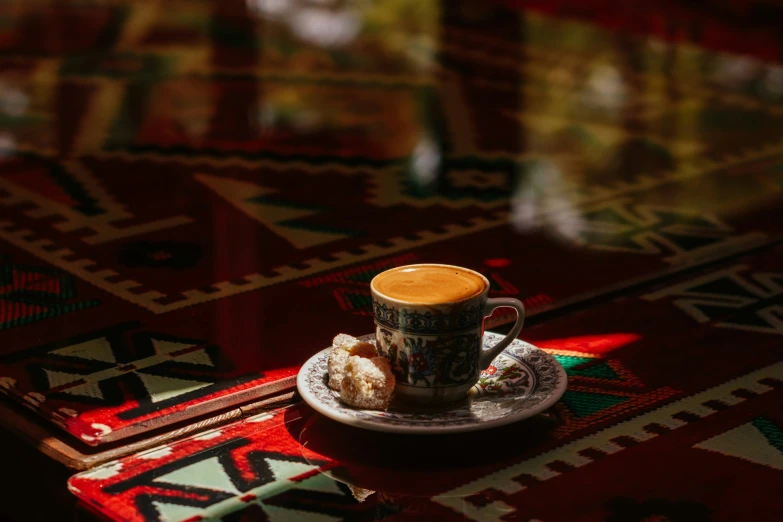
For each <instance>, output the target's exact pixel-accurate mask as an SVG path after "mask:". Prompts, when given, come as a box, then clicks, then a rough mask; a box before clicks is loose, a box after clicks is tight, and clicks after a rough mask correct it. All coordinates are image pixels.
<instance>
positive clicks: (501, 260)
mask: <svg viewBox="0 0 783 522" xmlns="http://www.w3.org/2000/svg"><path fill="white" fill-rule="evenodd" d="M484 264H485V265H487V266H488V267H490V268H505V267H507V266H511V260H510V259H508V258H507V257H496V258H493V259H485V260H484Z"/></svg>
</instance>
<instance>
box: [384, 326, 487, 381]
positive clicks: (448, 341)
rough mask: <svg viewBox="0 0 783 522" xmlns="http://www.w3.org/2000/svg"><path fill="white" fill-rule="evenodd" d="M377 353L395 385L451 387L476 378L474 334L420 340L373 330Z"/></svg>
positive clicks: (477, 337) (476, 338) (479, 341)
mask: <svg viewBox="0 0 783 522" xmlns="http://www.w3.org/2000/svg"><path fill="white" fill-rule="evenodd" d="M376 338H377V339H380V343H379V345H378V352H379V353H380V354H381V355H383V356H385V357H388V358H389V361H390V362H391V365H392V370H393V371H394V374H395V376H396V377H397V378H398V382H402V383H405V384H409V385H412V386H422V385H423V386H426V387H430V386H433V385H435V386H453V385H460V384H465V383H468V382H470V381H472V380H475V379H476V376H477V375H478V372H479V367H478V355H479V351H478V350H476V348H475V347H476V346H477V345H478V346H481V344H482V339H481V335H480V334H479V333H478V332H469V333H465V334H461V335H450V336H448V337H423V336H411V335H406V334H403V333H401V332H399V331H396V332H395V331H391V330H387V329H385V328H382V327H380V326H379V327H378V328H377V335H376Z"/></svg>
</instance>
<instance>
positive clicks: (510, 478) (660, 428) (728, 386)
mask: <svg viewBox="0 0 783 522" xmlns="http://www.w3.org/2000/svg"><path fill="white" fill-rule="evenodd" d="M769 379H776V380H778V381H783V362H781V363H775V364H772V365H769V366H766V367H764V368H761V369H759V370H756V371H754V372H751V373H749V374H746V375H744V376H742V377H738V378H736V379H733V380H731V381H728V382H726V383H724V384H721V385H719V386H715V387H713V388H709V389H707V390H704V391H702V392H699V393H696V394H694V395H690V396H688V397H684V398H682V399H679V400H677V401H674V402H672V403H670V404H667V405H665V406H662V407H659V408H657V409H655V410H653V411H651V412H649V413H645V414H642V415H639V416H636V417H633V418H630V419H628V420H625V421H622V422H620V423H618V424H615V425H613V426H611V427H609V428H607V429H604V430H602V431H599V432H597V433H594V434H592V435H588V436H586V437H583V438H580V439H577V440H575V441H573V442H570V443H568V444H566V445H564V446H561V447H559V448H556V449H553V450H551V451H548V452H546V453H542V454H539V455H536V456H534V457H531V458H529V459H526V460H523V461H521V462H517V463H514V464H511V465H507V466H506V467H504V469H502V470H500V471H497V472H495V473H492V474H490V475H487V476H485V477H484V478H481V479H479V480H476V481H474V482H471V483H469V484H466V485H464V486H460V487H458V488H456V489H453V490H450V491H448V492H445V493H443V494H441V495H439V496H437V497H434V499H433V500H435V501H436V502H438V503H440V504H442V505H444V506H448V507H451V508H452V509H454V511H456V512H457V513H460V514H462V515H463V516H465V517H466V518H468V519H470V520H476V521H481V522H501V520H505V519H506V516H507V515H508V514H509V513H512V512H515V511H516V508H515V507H512V506H510V505H508V504H507V503H505V502H503V501H502V500H495V502H493V503H492V504H489V505H485V504H484V503H482V504H474V503H472V502H471V501H470V500H469V498H470V497H471V496H475V495H480V494H482V493H483V492H485V491H486V490H489V489H492V490H495V491H498V492H501V493H502V494H504V495H513V494H515V493H518V492H520V491H522V490H523V489H526V488H527V486H526V485H525V484H523V483H521V482H520V481H519V478H520V477H522V476H529V477H532V478H533V479H535V480H537V481H539V482H541V481H546V480H550V479H552V478H555V477H557V476H559V475H561V474H562V472H561V471H558V470H557V469H559V468H557V469H556V468H555V467H554V465H555V464H565V465H568V466H570V467H574V468H579V467H583V466H588V465H590V464H591V463H593V462H595V461H596V460H597V459H599V458H608V457H609V456H610V455H612V456H614V455H616V454H617V453H619V452H622V451H623V450H624V449H625V448H626V447H628V445H627V443H625V442H623V440H628V439H630V440H632V441H634V442H635V443H641V442H645V441H647V440H650V439H653V438H655V437H658V436H660V435H661V434H662V433H666V432H669V431H672V430H677V429H678V428H681V427H683V426H686V425H687V424H688V422H686V421H684V420H682V419H681V418H680V417H681V415H683V414H687V415H689V416H690V417H692V418H698V419H701V418H704V417H708V416H710V415H713V414H716V413H718V412H719V411H722V410H723V409H725V408H727V407H729V408H730V407H732V406H735V405H737V404H740V403H742V402H744V401H745V400H746V399H745V398H744V397H745V395H744V394H745V393H747V392H753V393H755V394H764V393H768V392H770V391H772V390H773V388H772V387H771V386H768V385H767V384H764V382H762V381H767V380H769ZM717 403H722V404H721V405H718V404H717ZM598 455H600V456H601V457H599V456H598ZM501 508H502V509H501Z"/></svg>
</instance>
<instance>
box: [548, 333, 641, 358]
mask: <svg viewBox="0 0 783 522" xmlns="http://www.w3.org/2000/svg"><path fill="white" fill-rule="evenodd" d="M641 338H642V336H641V335H638V334H634V333H614V334H602V335H581V336H577V337H566V338H564V339H547V340H542V341H535V345H536V346H538V347H539V348H543V349H545V350H553V351H569V352H589V353H594V354H605V353H609V352H611V351H614V350H616V349H618V348H621V347H623V346H625V345H627V344H630V343H632V342H634V341H637V340H639V339H641Z"/></svg>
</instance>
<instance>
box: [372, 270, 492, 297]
mask: <svg viewBox="0 0 783 522" xmlns="http://www.w3.org/2000/svg"><path fill="white" fill-rule="evenodd" d="M372 286H373V288H374V289H375V291H376V292H378V293H380V294H383V295H385V296H387V297H390V298H392V299H397V300H398V301H405V302H408V303H422V304H439V303H450V302H453V301H461V300H463V299H468V298H470V297H475V296H477V295H479V294H480V293H481V292H483V291H484V290H485V289H486V283H485V282H484V279H482V278H481V277H479V276H477V275H476V274H474V273H472V272H468V271H467V270H462V269H460V268H457V267H449V266H436V265H421V266H407V267H406V266H403V267H400V268H393V269H391V270H387V271H386V272H383V273H381V274H379V275H377V276H376V277H375V279H374V280H373V282H372Z"/></svg>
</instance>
